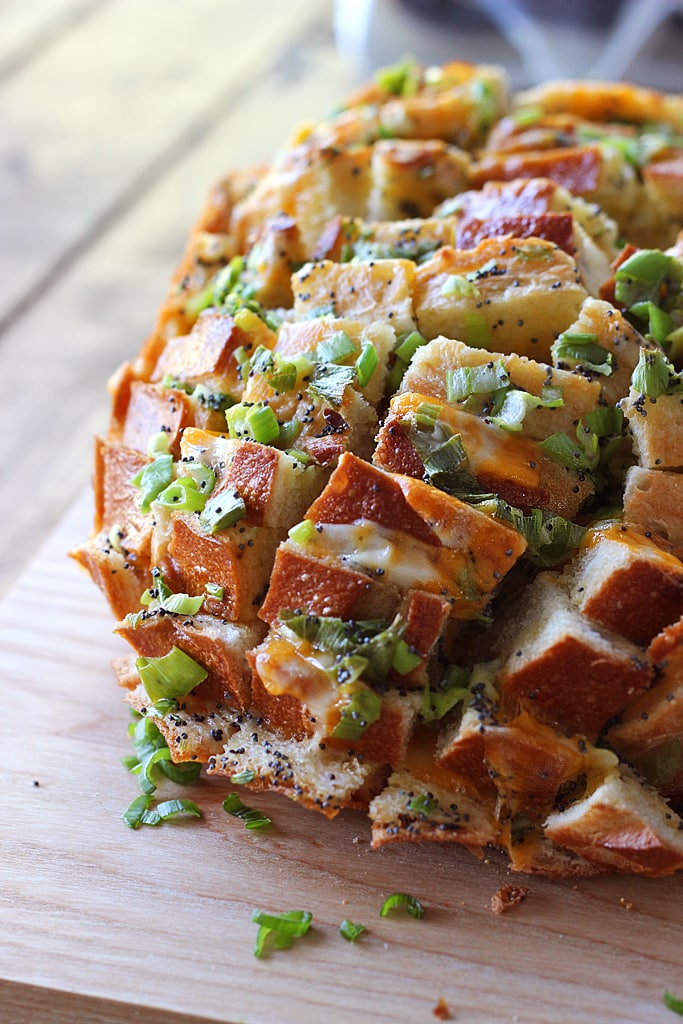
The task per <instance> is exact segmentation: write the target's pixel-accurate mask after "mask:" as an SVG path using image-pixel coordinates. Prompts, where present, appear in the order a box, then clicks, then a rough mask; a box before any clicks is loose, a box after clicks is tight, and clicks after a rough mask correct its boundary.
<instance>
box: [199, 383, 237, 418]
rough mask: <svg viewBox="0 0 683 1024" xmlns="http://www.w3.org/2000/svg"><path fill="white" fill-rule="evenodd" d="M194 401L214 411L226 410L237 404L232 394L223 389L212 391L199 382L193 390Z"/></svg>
mask: <svg viewBox="0 0 683 1024" xmlns="http://www.w3.org/2000/svg"><path fill="white" fill-rule="evenodd" d="M192 401H193V402H194V403H195V404H199V405H203V406H204V407H205V408H207V409H212V410H213V411H214V412H225V410H226V409H229V408H230V406H231V405H234V404H235V399H234V398H233V397H232V395H226V394H225V393H224V392H223V391H211V390H209V388H207V387H206V385H205V384H197V386H196V387H195V389H194V390H193V392H192Z"/></svg>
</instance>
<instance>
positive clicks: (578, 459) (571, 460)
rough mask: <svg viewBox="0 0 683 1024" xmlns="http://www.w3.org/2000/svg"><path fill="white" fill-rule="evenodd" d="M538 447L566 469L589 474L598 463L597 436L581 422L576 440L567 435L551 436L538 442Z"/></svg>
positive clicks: (577, 429)
mask: <svg viewBox="0 0 683 1024" xmlns="http://www.w3.org/2000/svg"><path fill="white" fill-rule="evenodd" d="M538 447H539V448H541V449H542V450H543V451H544V452H545V453H546V455H548V456H549V457H550V458H551V459H553V460H554V461H555V462H559V463H560V465H561V466H566V467H567V469H575V470H578V471H581V470H587V471H588V472H591V471H592V470H594V469H597V466H598V463H599V462H600V451H599V447H598V436H597V434H594V433H593V431H592V430H590V428H587V427H584V425H583V423H582V422H581V420H579V424H578V426H577V428H576V440H573V439H572V438H571V437H569V435H568V434H561V433H558V434H551V435H550V437H546V439H545V441H540V442H539V445H538Z"/></svg>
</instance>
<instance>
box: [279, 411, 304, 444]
mask: <svg viewBox="0 0 683 1024" xmlns="http://www.w3.org/2000/svg"><path fill="white" fill-rule="evenodd" d="M301 429H302V423H301V420H300V419H298V417H296V416H293V417H292V419H291V420H288V421H287V422H286V423H281V424H280V429H279V431H278V435H277V443H278V445H280V446H281V447H282V448H291V446H292V444H293V443H294V441H296V439H297V437H298V436H299V434H300V433H301Z"/></svg>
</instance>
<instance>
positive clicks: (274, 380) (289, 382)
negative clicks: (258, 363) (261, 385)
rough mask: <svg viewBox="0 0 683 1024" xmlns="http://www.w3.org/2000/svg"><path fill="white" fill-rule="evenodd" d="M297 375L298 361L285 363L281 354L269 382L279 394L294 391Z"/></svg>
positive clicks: (277, 358)
mask: <svg viewBox="0 0 683 1024" xmlns="http://www.w3.org/2000/svg"><path fill="white" fill-rule="evenodd" d="M297 377H298V373H297V368H296V363H285V362H283V361H282V360H281V359H280V357H279V356H276V364H275V370H274V371H273V372H272V373H271V375H270V377H269V378H268V383H269V384H270V386H271V388H272V389H273V391H277V392H278V393H279V394H284V393H285V392H287V391H292V390H293V388H295V387H296V381H297Z"/></svg>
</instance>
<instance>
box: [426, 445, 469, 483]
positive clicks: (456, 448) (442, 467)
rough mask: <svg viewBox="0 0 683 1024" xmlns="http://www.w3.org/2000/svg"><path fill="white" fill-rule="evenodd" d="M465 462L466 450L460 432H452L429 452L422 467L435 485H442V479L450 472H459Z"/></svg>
mask: <svg viewBox="0 0 683 1024" xmlns="http://www.w3.org/2000/svg"><path fill="white" fill-rule="evenodd" d="M466 463H467V452H466V451H465V446H464V445H463V443H462V437H461V435H460V434H452V435H451V436H450V437H449V438H448V440H447V441H445V442H444V443H443V444H442V445H439V447H438V448H435V449H434V451H432V452H430V453H429V454H428V455H427V456H426V458H425V459H424V467H425V470H426V471H427V473H428V475H429V479H430V480H431V481H432V482H433V483H434V486H435V487H441V488H442V489H444V488H443V487H442V483H443V479H445V478H447V477H448V476H449V475H450V474H453V473H459V472H460V470H461V469H462V467H463V466H464V465H465V464H466ZM434 478H438V480H439V481H441V483H439V482H437V481H436V480H435V479H434Z"/></svg>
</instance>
